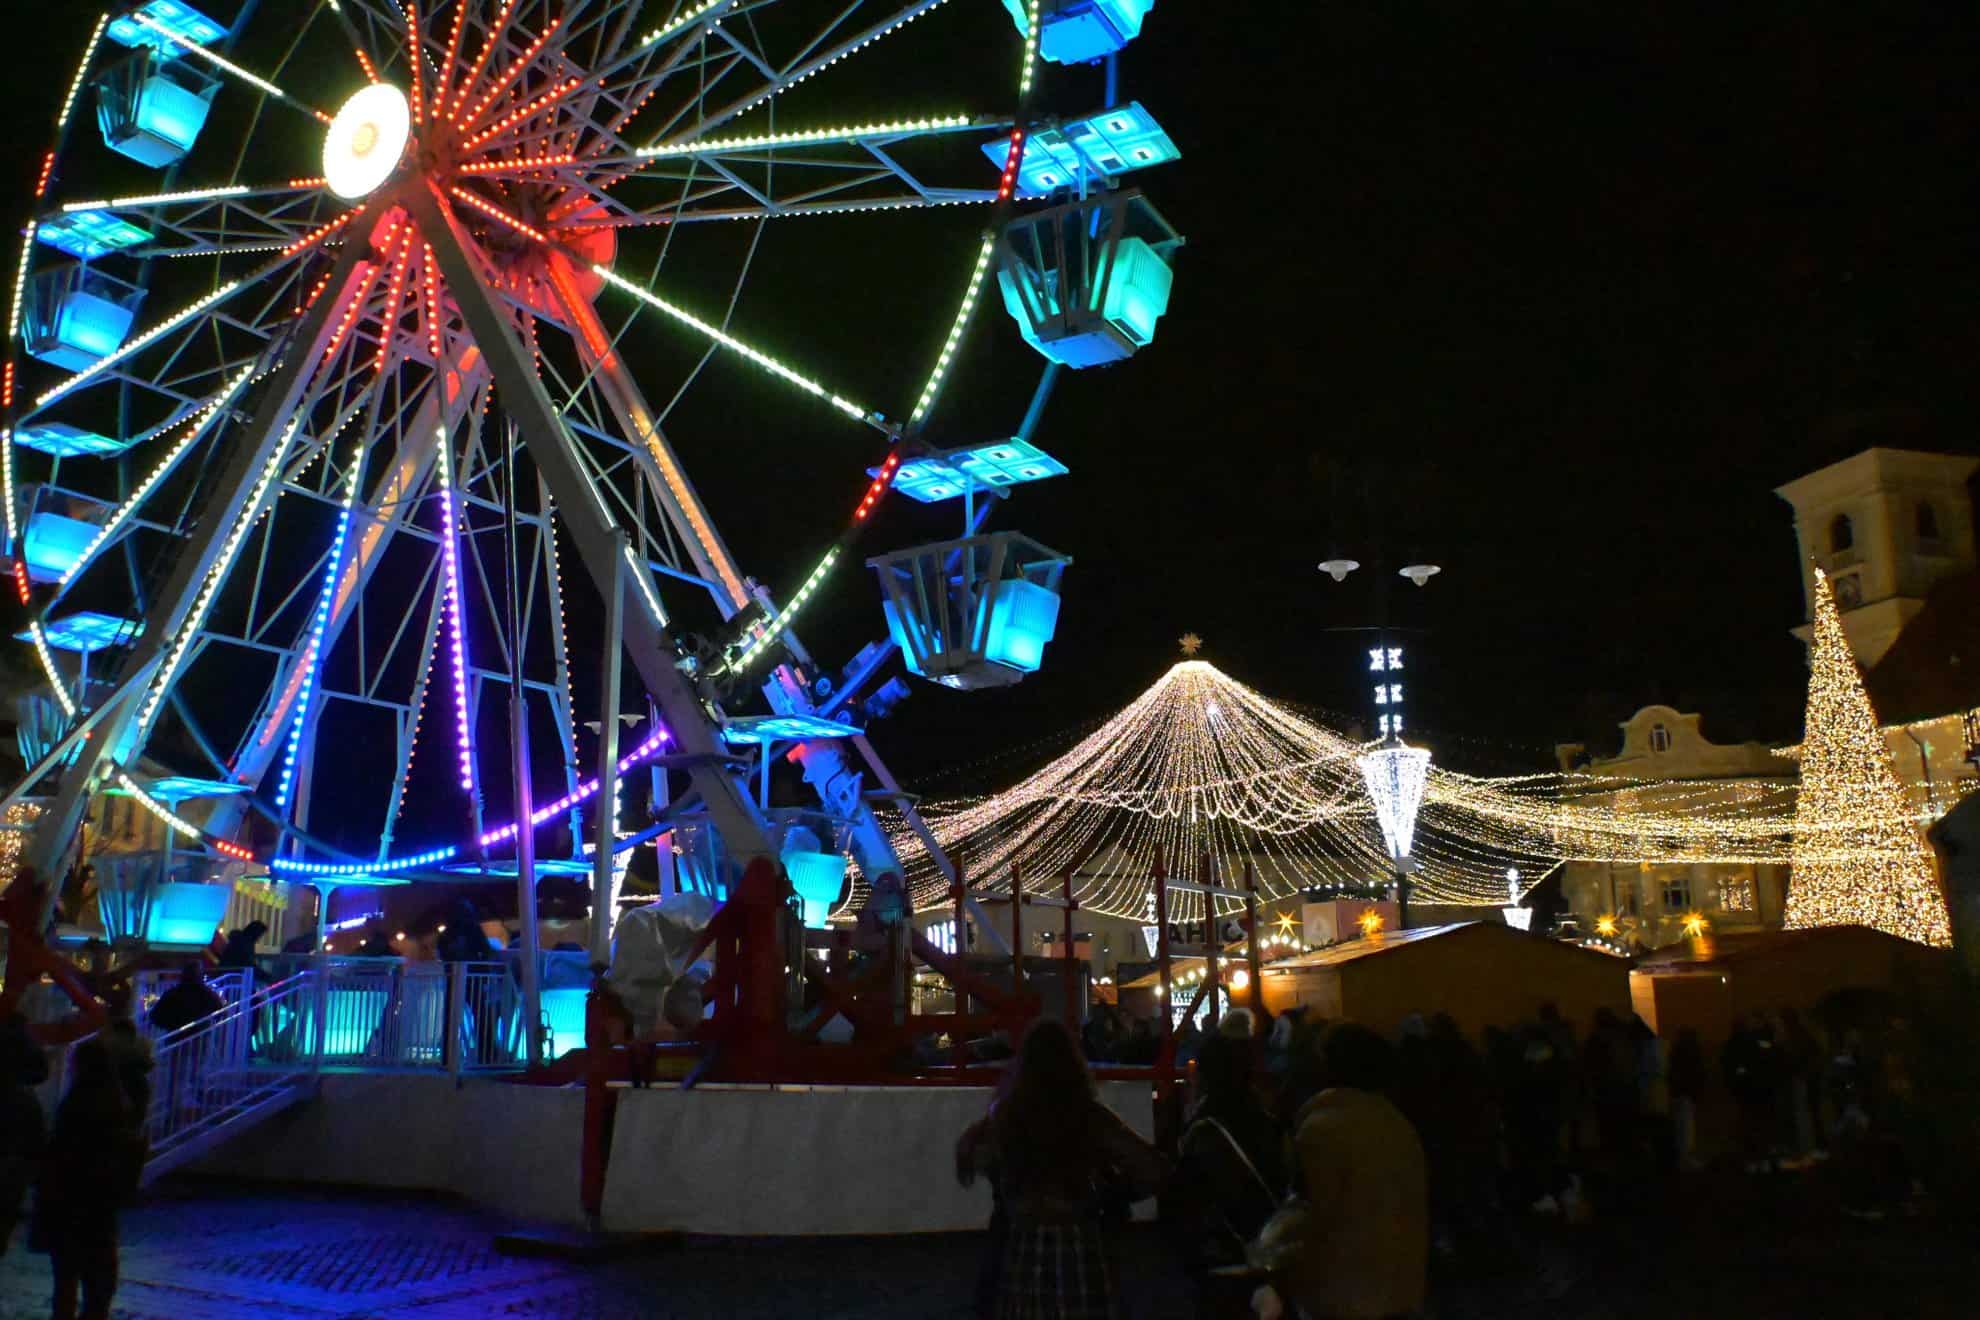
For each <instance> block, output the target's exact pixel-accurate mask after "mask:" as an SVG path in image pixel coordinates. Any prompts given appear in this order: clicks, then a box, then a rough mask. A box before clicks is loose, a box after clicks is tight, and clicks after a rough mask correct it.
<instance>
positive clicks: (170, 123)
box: [96, 46, 220, 169]
mask: <svg viewBox="0 0 1980 1320" xmlns="http://www.w3.org/2000/svg"><path fill="white" fill-rule="evenodd" d="M219 91H220V80H219V78H217V77H215V76H214V75H213V74H210V73H206V72H204V71H203V70H200V69H196V68H194V67H193V66H192V65H191V64H190V63H188V62H187V61H185V60H182V59H168V58H166V57H165V56H164V55H162V54H161V53H160V52H158V51H156V50H153V49H151V48H150V47H148V46H147V47H144V48H142V49H140V50H139V51H138V52H137V53H136V54H134V55H132V56H131V57H130V58H129V59H127V60H125V61H124V62H123V63H121V64H119V65H117V66H116V67H115V68H113V69H112V70H111V71H110V73H109V74H108V76H106V77H105V78H104V79H103V81H102V82H100V83H98V84H97V89H96V94H97V105H96V123H97V127H98V128H99V129H101V130H102V132H103V142H104V145H105V146H107V147H109V148H110V149H111V150H112V151H115V152H118V153H119V154H121V155H124V156H128V157H130V158H131V159H132V160H134V161H137V162H138V163H139V164H140V165H149V166H151V167H152V168H153V169H164V168H165V167H166V166H168V165H176V164H177V163H178V162H179V161H181V160H183V159H184V158H185V155H186V153H187V152H189V151H191V150H192V148H193V143H195V142H197V141H198V140H199V134H200V130H201V129H203V128H205V127H206V116H207V113H208V112H209V111H211V110H212V108H213V98H214V96H215V95H216V94H218V92H219Z"/></svg>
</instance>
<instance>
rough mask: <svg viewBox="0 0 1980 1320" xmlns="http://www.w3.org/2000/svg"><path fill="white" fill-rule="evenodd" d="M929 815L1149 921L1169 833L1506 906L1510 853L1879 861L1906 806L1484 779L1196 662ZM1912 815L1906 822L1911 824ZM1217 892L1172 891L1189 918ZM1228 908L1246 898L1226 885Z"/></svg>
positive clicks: (1271, 887)
mask: <svg viewBox="0 0 1980 1320" xmlns="http://www.w3.org/2000/svg"><path fill="white" fill-rule="evenodd" d="M920 810H921V814H922V818H923V819H924V820H925V821H926V822H927V823H928V824H929V826H930V827H931V829H932V831H933V833H934V835H935V838H936V840H937V842H938V843H939V844H940V845H941V846H942V848H943V849H944V851H946V852H948V853H949V854H950V855H951V856H957V855H960V856H961V858H962V860H963V865H964V868H965V871H966V873H967V875H968V877H969V880H970V883H971V884H972V886H973V887H976V888H978V889H979V890H985V891H990V892H994V891H996V890H998V889H1002V888H1006V887H1008V886H1009V885H1011V884H1012V883H1014V882H1015V883H1019V884H1022V885H1024V886H1026V887H1027V888H1028V889H1031V890H1033V891H1035V892H1039V893H1045V892H1048V891H1050V892H1058V891H1059V889H1060V887H1061V885H1062V884H1063V876H1064V873H1065V872H1066V870H1068V869H1070V870H1072V872H1073V891H1074V897H1075V899H1076V900H1077V901H1078V902H1079V904H1080V905H1081V907H1082V908H1084V909H1087V910H1089V911H1097V912H1102V913H1106V914H1108V915H1112V916H1118V917H1122V918H1124V919H1127V920H1131V921H1137V922H1145V921H1146V920H1147V919H1148V908H1149V903H1148V899H1149V890H1150V885H1151V878H1152V876H1153V874H1154V866H1155V859H1156V854H1157V851H1158V850H1159V851H1160V854H1161V856H1162V859H1163V864H1164V866H1165V867H1166V868H1167V872H1168V874H1169V875H1170V876H1172V877H1178V878H1184V879H1196V878H1198V877H1199V876H1200V875H1201V874H1202V872H1203V871H1204V870H1205V869H1207V870H1208V871H1209V872H1210V874H1211V876H1212V878H1213V879H1214V880H1215V881H1216V882H1217V883H1218V884H1220V885H1232V886H1235V885H1238V884H1240V883H1241V881H1242V876H1243V873H1244V870H1245V867H1246V866H1247V864H1249V866H1250V868H1251V871H1252V875H1253V879H1254V881H1255V883H1256V885H1257V889H1258V894H1259V898H1260V900H1261V901H1265V902H1270V901H1272V900H1275V899H1281V898H1285V897H1288V896H1290V895H1293V894H1297V893H1300V892H1302V891H1305V890H1309V889H1322V890H1326V889H1333V890H1337V891H1338V890H1346V891H1349V892H1356V891H1360V892H1367V893H1370V894H1374V893H1377V892H1379V891H1381V890H1382V889H1385V888H1386V887H1387V886H1388V885H1389V884H1390V882H1391V879H1390V877H1391V872H1392V870H1393V866H1394V861H1395V859H1396V858H1397V857H1399V856H1408V857H1409V858H1410V859H1411V860H1412V862H1413V863H1414V865H1415V867H1416V870H1415V871H1414V873H1413V875H1412V879H1411V887H1412V890H1413V893H1414V895H1415V897H1416V899H1417V901H1420V902H1424V903H1441V904H1461V905H1465V906H1476V907H1501V906H1503V905H1504V904H1505V903H1506V896H1507V886H1508V881H1507V875H1508V872H1509V870H1516V871H1520V872H1524V873H1526V874H1544V873H1545V872H1546V870H1547V869H1548V868H1550V867H1552V866H1554V865H1556V864H1558V863H1560V862H1562V861H1566V860H1599V861H1618V862H1631V863H1635V862H1653V863H1654V862H1748V863H1759V862H1769V863H1782V862H1787V861H1788V860H1790V856H1791V855H1792V856H1793V857H1795V858H1796V859H1800V858H1804V857H1806V858H1811V859H1816V858H1819V859H1823V860H1826V861H1833V862H1836V863H1838V864H1846V865H1850V866H1863V865H1868V864H1870V863H1871V862H1872V861H1873V860H1874V858H1875V857H1876V856H1877V855H1880V854H1881V851H1882V850H1885V849H1886V848H1887V847H1888V846H1889V840H1888V839H1887V838H1886V837H1885V836H1884V835H1882V834H1880V833H1879V831H1880V830H1884V829H1887V828H1888V827H1889V826H1890V825H1891V823H1892V822H1893V821H1896V822H1899V823H1905V822H1908V820H1909V817H1908V816H1907V815H1906V814H1905V812H1906V808H1905V807H1904V804H1903V803H1902V802H1901V801H1899V802H1897V803H1896V805H1894V806H1893V805H1891V804H1888V803H1883V804H1880V803H1879V802H1877V801H1872V800H1857V801H1854V802H1851V801H1839V802H1837V803H1835V804H1834V805H1833V807H1832V808H1831V809H1830V810H1829V812H1826V813H1825V815H1824V818H1823V819H1822V820H1820V821H1815V822H1808V821H1804V822H1801V823H1800V824H1797V821H1796V816H1795V786H1794V782H1793V781H1792V780H1788V779H1781V780H1748V781H1741V782H1738V783H1735V784H1727V783H1724V782H1689V783H1688V782H1684V781H1677V780H1668V781H1644V780H1621V779H1615V778H1610V777H1604V776H1592V775H1579V774H1543V775H1525V776H1515V777H1511V778H1496V779H1487V778H1478V777H1475V776H1470V775H1464V774H1459V773H1456V772H1454V771H1451V770H1447V769H1441V768H1438V767H1435V766H1433V765H1432V764H1431V758H1430V754H1429V752H1428V751H1426V750H1424V749H1422V748H1412V747H1407V746H1402V745H1400V744H1398V743H1394V742H1388V743H1383V744H1375V745H1370V744H1367V743H1363V742H1359V741H1356V740H1355V739H1353V738H1351V737H1349V736H1348V735H1347V734H1346V733H1343V732H1339V731H1337V730H1334V729H1331V728H1328V727H1327V726H1326V725H1324V724H1321V723H1318V722H1316V721H1315V720H1313V719H1311V718H1309V717H1307V716H1306V715H1304V714H1301V713H1300V712H1298V711H1296V710H1294V709H1292V708H1290V707H1288V706H1285V705H1282V704H1279V703H1277V702H1274V701H1272V700H1270V699H1268V698H1267V697H1265V696H1263V695H1261V694H1260V693H1258V692H1256V691H1254V690H1253V689H1251V688H1249V687H1247V686H1245V685H1244V684H1243V683H1240V682H1238V681H1237V680H1235V679H1233V678H1231V677H1230V676H1229V675H1228V674H1225V673H1224V672H1223V671H1221V670H1219V669H1218V668H1216V667H1215V666H1214V665H1212V664H1210V663H1208V662H1206V661H1203V660H1195V659H1191V660H1185V661H1183V662H1182V663H1180V664H1177V665H1176V666H1174V667H1173V668H1171V669H1170V670H1169V671H1168V672H1167V673H1166V674H1164V675H1163V676H1162V677H1161V678H1160V679H1158V680H1157V681H1156V682H1155V684H1154V685H1153V686H1152V687H1150V688H1148V689H1147V690H1146V691H1145V692H1143V693H1142V694H1141V695H1140V696H1139V697H1137V698H1136V699H1135V700H1134V701H1133V702H1131V703H1130V704H1129V705H1128V706H1126V707H1125V708H1123V709H1122V710H1121V711H1119V712H1118V713H1117V714H1115V715H1114V716H1113V717H1112V718H1110V719H1108V720H1106V721H1105V722H1104V723H1103V724H1102V725H1101V726H1100V727H1099V728H1098V729H1096V730H1095V731H1094V732H1092V733H1091V734H1089V735H1088V736H1086V737H1085V738H1083V739H1081V740H1080V741H1079V742H1078V743H1077V744H1075V745H1074V746H1073V747H1072V748H1071V749H1070V750H1068V751H1066V752H1065V753H1063V754H1062V755H1060V756H1058V757H1057V758H1056V759H1054V760H1052V761H1051V762H1050V763H1048V764H1047V765H1045V766H1044V767H1043V768H1042V769H1040V770H1039V771H1037V772H1036V773H1035V774H1032V775H1030V776H1029V777H1027V778H1025V779H1023V780H1021V781H1020V782H1018V783H1016V784H1014V785H1012V786H1011V787H1010V788H1008V789H1006V790H1004V791H1003V792H1001V793H997V794H994V795H991V796H988V797H976V798H952V799H946V800H930V801H924V802H923V803H922V804H921V807H920ZM1906 828H1909V826H1908V824H1907V825H1906ZM894 843H895V846H896V849H897V851H898V853H899V855H900V857H901V859H902V862H903V864H904V865H905V866H906V868H907V871H908V878H909V884H910V888H911V891H912V893H913V896H914V900H915V904H916V906H917V907H920V908H928V907H934V906H938V905H941V904H943V903H946V902H947V901H949V893H948V888H947V884H946V881H944V880H943V878H942V877H941V875H940V873H939V872H938V871H937V870H936V868H935V866H934V865H933V863H932V862H931V860H930V859H929V857H928V855H927V852H926V850H925V849H924V848H923V846H922V845H921V843H920V841H919V840H918V839H917V838H915V837H914V836H913V834H912V832H911V831H909V830H908V829H906V828H905V827H904V826H903V827H897V828H896V829H895V831H894ZM1202 902H1203V897H1202V896H1201V895H1198V894H1194V893H1186V892H1176V893H1172V894H1171V895H1170V903H1171V910H1172V911H1173V912H1175V913H1176V914H1177V918H1178V919H1181V920H1189V919H1193V918H1195V917H1198V916H1200V915H1201V905H1202ZM1217 904H1218V911H1219V913H1220V914H1221V913H1224V912H1226V911H1235V910H1236V909H1237V907H1239V906H1240V904H1239V902H1238V900H1236V899H1231V898H1222V897H1220V898H1218V899H1217Z"/></svg>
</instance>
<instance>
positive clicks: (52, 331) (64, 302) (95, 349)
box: [21, 264, 144, 434]
mask: <svg viewBox="0 0 1980 1320" xmlns="http://www.w3.org/2000/svg"><path fill="white" fill-rule="evenodd" d="M143 302H144V290H143V289H141V288H139V287H138V286H137V285H135V284H132V283H129V282H128V281H125V280H120V279H118V278H117V277H116V276H114V275H106V274H105V273H104V272H102V271H100V270H97V269H96V268H95V267H93V266H90V265H87V264H83V265H74V266H60V267H57V268H56V269H54V270H49V271H44V272H42V273H41V274H38V275H36V276H34V277H33V278H32V279H30V280H29V281H28V285H27V291H26V297H25V298H24V299H23V303H22V312H21V331H22V338H23V339H24V340H25V345H24V346H25V347H26V348H27V351H28V352H30V353H32V354H33V355H34V356H36V357H38V358H40V359H41V360H42V361H43V362H50V363H53V364H54V365H56V366H58V367H61V368H63V369H65V370H68V371H81V370H83V369H84V368H86V367H90V366H94V365H95V364H96V363H97V362H99V361H101V360H102V359H103V358H106V357H109V356H110V355H111V354H112V353H114V352H116V351H117V350H118V349H119V348H122V347H123V346H124V340H125V339H127V338H129V337H130V333H131V323H132V322H134V321H135V320H137V313H138V307H139V305H140V304H142V303H143ZM48 429H51V430H52V429H54V428H53V427H50V428H48ZM70 429H73V428H70ZM79 434H80V433H79Z"/></svg>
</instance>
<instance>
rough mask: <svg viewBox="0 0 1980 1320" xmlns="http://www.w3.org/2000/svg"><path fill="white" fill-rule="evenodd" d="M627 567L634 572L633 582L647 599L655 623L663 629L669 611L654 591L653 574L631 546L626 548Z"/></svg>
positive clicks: (647, 606) (647, 605) (648, 608)
mask: <svg viewBox="0 0 1980 1320" xmlns="http://www.w3.org/2000/svg"><path fill="white" fill-rule="evenodd" d="M625 552H626V567H627V568H628V569H630V570H631V571H632V576H633V581H634V582H635V583H637V584H638V585H639V594H640V595H642V596H644V597H645V598H646V608H647V610H648V612H649V613H651V614H652V615H653V621H654V622H655V623H657V624H659V625H660V626H661V627H662V628H664V627H666V626H667V611H666V609H665V608H663V607H662V606H661V604H660V596H659V594H658V593H657V592H655V591H654V590H653V573H652V570H650V569H648V568H647V566H646V565H644V564H642V563H640V562H639V556H638V555H635V554H634V553H633V551H632V547H631V546H627V547H626V548H625Z"/></svg>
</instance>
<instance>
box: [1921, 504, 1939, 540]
mask: <svg viewBox="0 0 1980 1320" xmlns="http://www.w3.org/2000/svg"><path fill="white" fill-rule="evenodd" d="M1918 539H1919V540H1920V541H1923V542H1925V543H1927V544H1936V543H1937V541H1938V539H1939V511H1938V510H1937V509H1935V508H1933V507H1932V506H1931V505H1929V504H1927V503H1925V502H1924V501H1923V500H1920V501H1919V502H1918Z"/></svg>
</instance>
